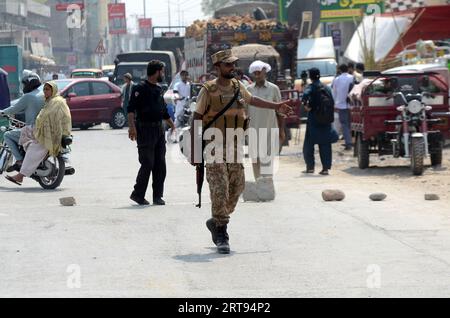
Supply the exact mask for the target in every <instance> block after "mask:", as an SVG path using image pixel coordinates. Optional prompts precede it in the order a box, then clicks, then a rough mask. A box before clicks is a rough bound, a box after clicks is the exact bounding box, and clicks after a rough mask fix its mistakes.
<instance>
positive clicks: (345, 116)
mask: <svg viewBox="0 0 450 318" xmlns="http://www.w3.org/2000/svg"><path fill="white" fill-rule="evenodd" d="M339 122H340V124H341V127H342V133H343V134H344V139H345V145H346V146H347V147H352V146H353V140H352V133H351V127H350V109H339Z"/></svg>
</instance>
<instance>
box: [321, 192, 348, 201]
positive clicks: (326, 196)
mask: <svg viewBox="0 0 450 318" xmlns="http://www.w3.org/2000/svg"><path fill="white" fill-rule="evenodd" d="M322 198H323V200H324V201H327V202H330V201H343V200H344V199H345V193H344V192H342V191H341V190H325V191H323V192H322Z"/></svg>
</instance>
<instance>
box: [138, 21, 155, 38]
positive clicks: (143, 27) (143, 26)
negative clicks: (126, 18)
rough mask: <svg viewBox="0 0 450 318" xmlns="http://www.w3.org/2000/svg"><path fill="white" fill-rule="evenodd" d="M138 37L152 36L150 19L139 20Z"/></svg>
mask: <svg viewBox="0 0 450 318" xmlns="http://www.w3.org/2000/svg"><path fill="white" fill-rule="evenodd" d="M139 35H140V37H141V38H148V37H151V35H152V19H139Z"/></svg>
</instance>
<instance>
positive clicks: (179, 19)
mask: <svg viewBox="0 0 450 318" xmlns="http://www.w3.org/2000/svg"><path fill="white" fill-rule="evenodd" d="M177 4H178V25H181V10H180V0H178V2H177Z"/></svg>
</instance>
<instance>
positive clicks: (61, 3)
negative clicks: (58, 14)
mask: <svg viewBox="0 0 450 318" xmlns="http://www.w3.org/2000/svg"><path fill="white" fill-rule="evenodd" d="M75 7H77V8H79V9H80V10H83V9H84V2H83V1H82V0H78V1H77V0H57V3H56V11H67V9H69V8H72V9H74V8H75Z"/></svg>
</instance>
